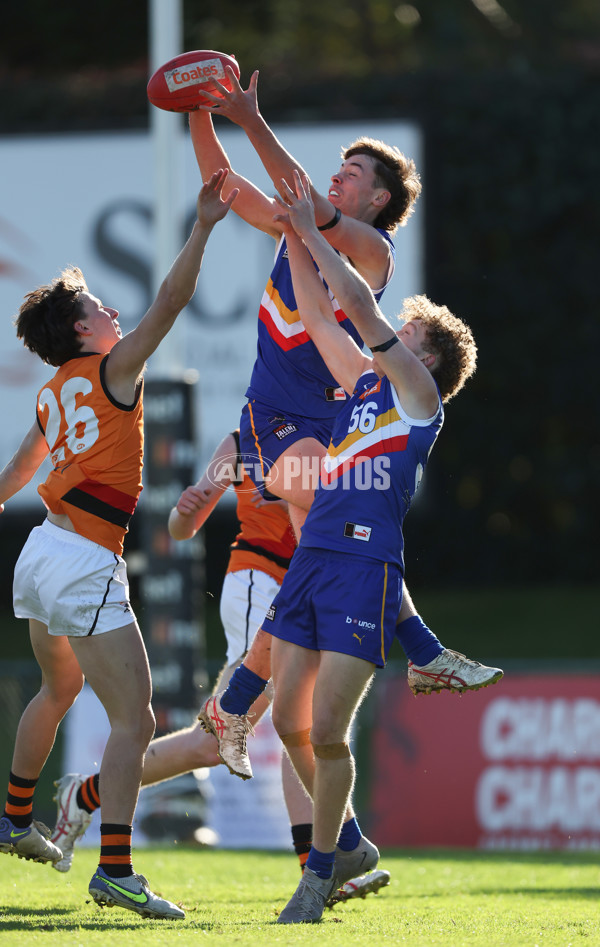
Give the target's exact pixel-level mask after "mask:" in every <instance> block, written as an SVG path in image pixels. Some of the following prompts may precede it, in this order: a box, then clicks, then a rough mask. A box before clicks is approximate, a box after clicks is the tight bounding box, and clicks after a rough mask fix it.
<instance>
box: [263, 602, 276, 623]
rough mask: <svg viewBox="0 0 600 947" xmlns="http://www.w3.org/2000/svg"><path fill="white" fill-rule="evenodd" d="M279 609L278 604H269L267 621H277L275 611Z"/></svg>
mask: <svg viewBox="0 0 600 947" xmlns="http://www.w3.org/2000/svg"><path fill="white" fill-rule="evenodd" d="M276 611H277V605H269V610H268V612H267V614H266V615H265V618H266V619H267V621H275V612H276Z"/></svg>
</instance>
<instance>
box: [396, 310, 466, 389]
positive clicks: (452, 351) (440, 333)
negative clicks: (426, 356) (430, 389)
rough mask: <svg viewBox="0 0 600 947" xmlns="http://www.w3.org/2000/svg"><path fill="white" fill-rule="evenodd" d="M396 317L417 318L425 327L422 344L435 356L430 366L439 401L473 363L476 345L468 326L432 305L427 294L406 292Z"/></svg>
mask: <svg viewBox="0 0 600 947" xmlns="http://www.w3.org/2000/svg"><path fill="white" fill-rule="evenodd" d="M400 318H401V319H403V320H404V321H405V322H411V321H412V320H413V319H419V320H420V321H421V322H422V323H423V325H424V326H425V327H426V329H427V340H426V342H425V343H424V348H425V349H426V350H427V351H428V352H429V353H430V354H432V355H437V356H438V364H436V366H435V368H434V369H433V370H432V373H431V374H432V375H433V377H434V378H435V380H436V382H437V385H438V388H439V389H440V394H441V396H442V401H443V402H446V401H449V400H450V398H453V397H454V395H455V394H456V393H457V392H459V391H460V389H461V388H462V387H463V385H464V384H465V382H466V381H467V380H468V379H469V378H470V377H471V375H472V374H473V373H474V371H475V368H476V367H477V346H476V344H475V339H474V338H473V333H472V332H471V329H470V328H469V326H468V325H467V324H466V322H463V320H462V319H459V318H458V316H455V315H453V314H452V313H451V312H450V310H449V309H448V308H447V306H436V304H435V303H432V302H431V300H430V299H428V297H427V296H409V297H408V298H407V299H405V300H404V302H403V304H402V312H401V313H400Z"/></svg>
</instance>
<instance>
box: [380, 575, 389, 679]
mask: <svg viewBox="0 0 600 947" xmlns="http://www.w3.org/2000/svg"><path fill="white" fill-rule="evenodd" d="M387 584H388V564H387V562H384V563H383V598H382V600H381V660H382V662H383V664H385V638H384V635H383V620H384V618H385V596H386V593H387Z"/></svg>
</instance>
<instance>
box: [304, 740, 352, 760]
mask: <svg viewBox="0 0 600 947" xmlns="http://www.w3.org/2000/svg"><path fill="white" fill-rule="evenodd" d="M311 743H312V748H313V753H314V754H315V757H316V758H317V759H320V760H345V759H348V758H349V757H350V756H351V755H352V754H351V753H350V746H349V745H348V743H346V742H345V741H340V742H337V743H315V741H314V738H313V739H312V740H311Z"/></svg>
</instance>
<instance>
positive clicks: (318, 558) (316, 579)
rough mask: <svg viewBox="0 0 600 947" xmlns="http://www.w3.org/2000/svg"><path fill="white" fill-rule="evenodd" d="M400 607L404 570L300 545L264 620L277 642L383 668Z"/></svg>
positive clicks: (266, 627) (265, 627)
mask: <svg viewBox="0 0 600 947" xmlns="http://www.w3.org/2000/svg"><path fill="white" fill-rule="evenodd" d="M401 603H402V571H401V569H400V567H399V566H398V565H396V564H395V563H386V562H379V561H378V560H377V559H367V558H366V557H363V556H354V555H350V554H349V553H344V552H333V551H331V550H329V549H315V548H313V547H309V546H299V547H298V549H297V550H296V552H295V553H294V556H293V558H292V563H291V565H290V568H289V570H288V572H287V574H286V576H285V578H284V580H283V585H282V586H281V590H280V591H279V592H278V593H277V595H276V596H275V598H274V600H273V604H272V605H271V608H270V609H269V610H268V612H267V615H266V618H265V620H264V622H263V626H262V627H263V629H264V630H265V631H268V632H269V634H271V635H274V636H275V638H281V639H282V640H283V641H290V642H292V644H297V645H300V647H302V648H308V649H309V650H310V651H337V652H339V653H341V654H350V655H352V656H353V657H355V658H362V659H363V661H369V662H371V663H372V664H374V665H375V666H376V667H384V666H385V662H386V659H387V655H388V652H389V649H390V647H391V644H392V641H393V640H394V635H395V632H396V619H397V618H398V612H399V611H400V605H401Z"/></svg>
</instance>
